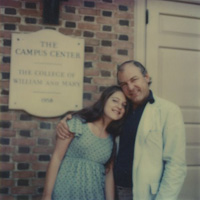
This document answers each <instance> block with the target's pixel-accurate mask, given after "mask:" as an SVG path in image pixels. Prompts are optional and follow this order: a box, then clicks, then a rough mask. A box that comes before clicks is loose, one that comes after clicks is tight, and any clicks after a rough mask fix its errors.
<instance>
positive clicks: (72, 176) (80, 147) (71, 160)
mask: <svg viewBox="0 0 200 200" xmlns="http://www.w3.org/2000/svg"><path fill="white" fill-rule="evenodd" d="M67 123H68V126H69V129H70V131H71V132H74V133H75V137H74V139H73V140H72V142H71V144H70V146H69V148H68V150H67V152H66V154H65V157H64V158H63V161H62V163H61V166H60V169H59V172H58V175H57V179H56V182H55V186H54V190H53V194H52V199H53V200H105V166H104V164H105V163H106V162H107V161H108V159H109V158H110V155H111V152H112V148H113V139H112V136H111V135H109V136H108V137H107V138H99V137H97V136H95V135H94V134H93V133H92V132H91V131H90V129H89V127H88V124H87V123H83V122H82V121H81V120H80V119H79V118H75V117H73V118H72V119H71V120H69V121H68V122H67Z"/></svg>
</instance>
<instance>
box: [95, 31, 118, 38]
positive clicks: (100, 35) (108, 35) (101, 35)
mask: <svg viewBox="0 0 200 200" xmlns="http://www.w3.org/2000/svg"><path fill="white" fill-rule="evenodd" d="M96 38H99V39H106V40H114V39H117V34H115V33H103V32H97V33H96Z"/></svg>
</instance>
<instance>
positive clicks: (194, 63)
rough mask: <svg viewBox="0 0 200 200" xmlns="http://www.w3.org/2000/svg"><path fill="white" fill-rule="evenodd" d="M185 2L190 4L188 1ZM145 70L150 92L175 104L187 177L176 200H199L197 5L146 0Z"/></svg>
mask: <svg viewBox="0 0 200 200" xmlns="http://www.w3.org/2000/svg"><path fill="white" fill-rule="evenodd" d="M188 2H190V1H189V0H188ZM147 9H148V15H149V18H148V19H149V20H148V21H149V22H148V24H147V25H146V67H147V69H148V71H149V74H150V75H151V76H152V80H153V84H152V89H153V91H154V92H155V93H156V94H158V96H161V97H163V98H165V99H168V100H171V101H173V102H174V103H176V104H178V105H179V106H180V107H181V109H182V112H183V116H184V121H185V125H186V140H187V149H186V160H187V165H188V174H187V177H186V180H185V183H184V185H183V188H182V191H181V193H180V196H179V199H180V200H197V199H200V5H198V4H189V3H183V2H172V1H161V0H160V1H158V0H147Z"/></svg>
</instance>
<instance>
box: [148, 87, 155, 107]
mask: <svg viewBox="0 0 200 200" xmlns="http://www.w3.org/2000/svg"><path fill="white" fill-rule="evenodd" d="M147 102H149V103H150V104H152V103H154V102H155V99H154V97H153V92H152V91H151V90H150V92H149V96H148V98H147Z"/></svg>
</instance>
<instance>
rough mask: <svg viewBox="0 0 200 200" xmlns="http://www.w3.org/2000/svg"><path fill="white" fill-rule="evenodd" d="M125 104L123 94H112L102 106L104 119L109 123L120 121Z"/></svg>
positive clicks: (119, 92)
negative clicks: (109, 121)
mask: <svg viewBox="0 0 200 200" xmlns="http://www.w3.org/2000/svg"><path fill="white" fill-rule="evenodd" d="M126 104H127V102H126V97H125V95H124V93H123V92H121V91H117V92H115V93H113V94H112V95H111V96H110V97H109V98H108V100H107V102H106V104H105V106H104V117H106V118H107V119H109V120H111V121H113V120H119V119H121V118H122V117H123V116H124V113H125V107H126Z"/></svg>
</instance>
